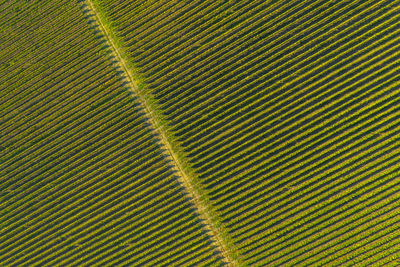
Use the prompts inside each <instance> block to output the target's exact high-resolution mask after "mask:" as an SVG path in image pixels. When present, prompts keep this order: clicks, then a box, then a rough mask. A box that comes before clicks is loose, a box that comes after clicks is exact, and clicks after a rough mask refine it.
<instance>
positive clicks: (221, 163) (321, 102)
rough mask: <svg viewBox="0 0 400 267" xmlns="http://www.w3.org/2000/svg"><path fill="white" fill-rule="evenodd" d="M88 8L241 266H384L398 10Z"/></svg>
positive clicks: (376, 4)
mask: <svg viewBox="0 0 400 267" xmlns="http://www.w3.org/2000/svg"><path fill="white" fill-rule="evenodd" d="M94 2H95V3H96V5H97V7H98V9H99V10H100V13H102V14H105V15H104V20H105V21H107V24H108V25H109V27H110V28H111V31H113V32H114V34H115V38H116V39H117V40H118V43H119V45H120V47H121V50H122V51H123V52H124V54H125V56H126V57H127V58H128V59H129V61H130V62H131V65H132V68H133V69H134V71H136V72H137V78H138V79H141V81H142V82H143V83H144V85H145V86H144V89H143V90H144V91H145V92H146V94H148V95H152V98H153V102H154V106H155V107H156V109H157V110H159V113H160V115H159V116H160V117H161V118H162V119H163V120H164V121H165V122H166V124H167V125H168V130H169V132H171V133H172V135H173V136H172V139H173V142H175V144H176V147H177V149H178V150H180V151H182V154H183V156H182V157H184V159H185V160H186V162H187V164H186V165H187V168H188V169H189V170H188V172H189V173H191V175H192V178H193V180H194V181H195V182H196V184H198V185H199V188H200V191H201V192H202V193H203V194H204V196H205V198H206V199H207V203H208V205H209V207H210V209H211V210H212V211H213V213H215V214H216V223H217V224H220V225H221V228H222V231H223V232H224V233H225V235H226V240H225V241H226V242H228V243H229V242H230V243H231V247H232V248H233V249H234V250H236V251H237V252H238V254H239V258H238V260H239V262H240V263H242V264H243V265H249V266H284V265H287V266H294V265H306V266H310V265H318V266H328V265H352V264H355V263H365V264H367V263H368V264H376V265H382V264H385V263H389V262H391V261H394V260H396V258H397V257H398V256H399V249H400V245H399V240H398V236H399V235H398V233H399V231H397V230H398V228H399V226H400V221H399V217H398V214H397V211H398V209H397V208H398V203H399V202H398V201H399V199H398V198H399V197H400V195H399V193H398V190H399V189H400V186H399V182H400V179H399V166H398V164H397V163H398V161H399V158H400V154H399V151H398V141H399V140H398V139H399V137H400V136H399V130H400V128H399V115H400V113H399V104H400V101H399V96H400V89H399V78H400V77H399V74H400V73H399V63H400V61H399V57H400V55H399V52H398V51H399V41H400V39H399V38H398V36H399V29H400V28H399V26H400V23H399V19H400V16H399V8H400V6H399V5H400V1H294V0H291V1H134V0H122V1H110V0H95V1H94ZM394 263H396V262H394ZM397 264H398V262H397Z"/></svg>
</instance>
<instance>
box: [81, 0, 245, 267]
mask: <svg viewBox="0 0 400 267" xmlns="http://www.w3.org/2000/svg"><path fill="white" fill-rule="evenodd" d="M86 3H87V9H88V12H90V13H91V14H92V15H93V16H94V18H95V19H96V22H97V25H98V27H99V28H100V30H101V32H102V33H103V34H104V36H105V37H106V39H107V41H108V44H109V46H110V47H111V49H112V52H113V54H114V56H115V57H116V59H117V62H118V64H119V67H121V68H122V70H123V72H124V74H125V77H126V79H127V80H128V81H129V84H130V89H131V90H132V92H133V93H134V94H135V95H136V96H137V97H138V100H139V101H140V104H141V106H142V108H143V110H144V111H145V115H146V116H147V119H148V120H149V122H150V123H151V125H152V128H153V130H154V131H155V132H156V134H157V136H158V137H160V146H161V147H163V148H165V150H166V151H167V152H168V153H167V155H166V156H167V157H168V158H169V159H170V160H171V162H172V163H173V166H172V167H173V168H174V169H175V171H176V174H177V176H178V178H179V180H180V182H181V183H182V185H183V186H184V187H185V189H186V191H187V192H188V193H189V196H190V199H191V200H192V202H193V204H194V206H195V207H196V209H197V212H198V214H199V217H200V218H201V219H202V220H203V222H204V223H205V227H206V229H207V230H208V231H209V234H210V236H211V237H212V239H213V240H214V242H215V245H216V246H217V248H218V249H219V250H220V252H221V254H222V255H223V257H224V261H225V262H226V263H227V264H228V266H237V265H238V264H237V263H236V262H235V261H234V260H233V258H232V257H231V253H230V251H229V249H228V248H227V246H226V244H225V242H224V240H223V238H222V237H221V235H220V233H219V231H218V229H217V227H216V226H215V224H214V223H213V221H212V219H211V216H210V213H209V210H208V207H207V205H206V204H205V203H204V201H202V199H201V198H200V196H199V194H198V192H197V190H196V189H195V187H194V185H193V184H192V180H191V179H190V178H189V177H188V175H187V174H186V173H185V171H184V169H183V167H182V165H181V163H180V161H179V160H178V156H177V154H176V153H175V152H174V150H173V148H172V146H171V144H170V142H169V141H168V139H167V136H166V134H165V132H164V130H163V129H162V126H161V125H160V123H159V122H158V119H157V118H156V117H155V116H154V113H153V112H152V109H151V107H150V105H149V103H147V101H146V99H145V97H144V96H143V95H142V92H141V91H140V90H139V88H138V85H137V82H136V81H135V79H134V77H133V74H132V72H131V71H130V70H129V68H128V66H127V64H126V61H125V59H124V58H123V56H122V55H121V53H120V52H119V50H118V47H117V45H116V44H115V42H114V40H113V38H112V37H111V34H110V32H109V30H108V29H107V27H105V25H104V24H103V22H102V20H101V17H100V16H99V14H98V11H97V9H96V8H95V6H94V5H93V2H92V1H90V0H86Z"/></svg>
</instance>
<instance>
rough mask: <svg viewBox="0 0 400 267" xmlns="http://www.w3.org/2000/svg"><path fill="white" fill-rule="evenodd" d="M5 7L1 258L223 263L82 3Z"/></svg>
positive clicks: (41, 262) (56, 262)
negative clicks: (89, 21) (86, 14)
mask: <svg viewBox="0 0 400 267" xmlns="http://www.w3.org/2000/svg"><path fill="white" fill-rule="evenodd" d="M38 9H39V10H40V14H38V13H37V10H38ZM0 10H1V12H0V22H1V26H0V27H1V28H2V29H3V32H7V33H10V34H7V35H4V36H2V41H1V46H2V51H1V55H0V61H1V64H2V65H1V68H2V69H1V74H2V75H1V77H0V83H1V91H0V99H1V103H0V118H1V119H0V129H1V135H0V143H1V148H0V156H1V157H0V177H1V180H0V193H1V195H0V203H1V210H0V225H1V234H0V265H2V266H3V265H4V266H22V265H24V266H45V265H47V266H81V265H85V266H93V265H99V266H105V265H111V266H115V265H117V264H123V265H125V264H127V265H131V264H135V265H140V266H143V265H149V266H155V265H159V264H163V265H165V264H167V265H184V264H193V265H196V264H216V265H220V262H221V256H220V254H219V252H218V251H217V249H216V248H215V247H214V246H213V245H212V241H211V239H210V237H209V235H208V234H207V233H206V230H205V228H204V227H203V225H202V222H201V221H200V220H199V219H198V216H197V215H196V210H195V208H194V206H193V205H192V204H191V202H190V200H189V198H188V196H187V194H186V193H185V191H184V188H183V187H182V185H181V184H180V183H179V181H178V179H177V177H176V174H175V172H174V170H173V169H172V167H171V166H170V165H171V163H169V162H168V161H167V159H166V158H165V156H164V155H163V152H162V150H161V148H160V147H159V144H158V142H157V139H158V137H157V136H154V134H153V133H152V129H151V128H150V127H149V124H148V122H146V120H145V117H144V116H142V115H143V114H142V111H141V109H140V107H139V106H138V103H137V102H136V100H137V99H135V97H132V95H131V94H130V93H129V91H128V90H127V88H126V84H124V81H123V79H122V78H121V75H120V74H119V73H118V69H117V68H116V67H115V65H114V64H113V60H114V59H113V58H112V57H111V55H110V54H109V52H108V48H107V46H106V45H105V43H104V40H103V39H104V38H103V37H102V36H101V34H100V33H99V32H97V33H96V29H94V28H93V27H92V26H91V25H90V24H88V20H87V19H88V18H85V14H84V12H83V9H82V7H81V5H77V3H76V2H74V1H29V2H25V1H7V3H2V6H1V9H0Z"/></svg>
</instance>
